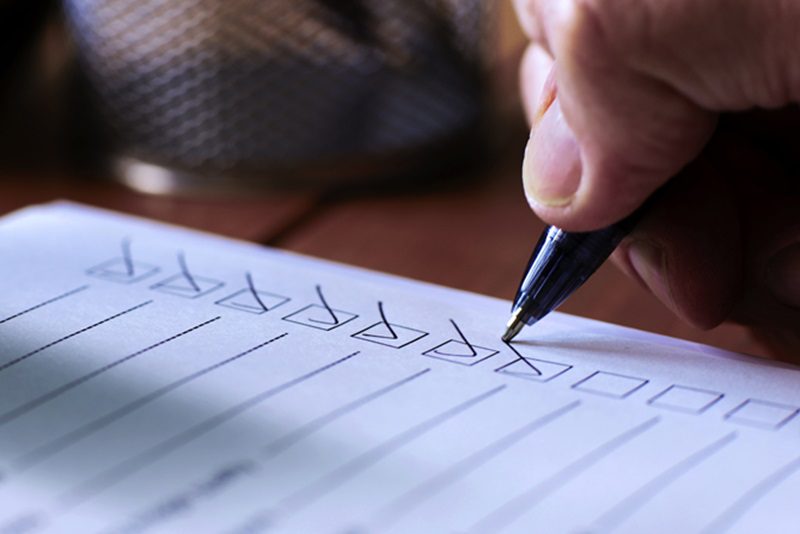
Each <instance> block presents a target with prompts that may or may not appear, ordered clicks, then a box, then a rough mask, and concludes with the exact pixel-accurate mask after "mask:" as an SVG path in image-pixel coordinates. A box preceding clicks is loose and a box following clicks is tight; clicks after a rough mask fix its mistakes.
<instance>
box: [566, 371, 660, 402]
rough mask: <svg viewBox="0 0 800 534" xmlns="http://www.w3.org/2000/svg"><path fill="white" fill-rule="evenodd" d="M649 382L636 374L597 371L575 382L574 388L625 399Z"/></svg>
mask: <svg viewBox="0 0 800 534" xmlns="http://www.w3.org/2000/svg"><path fill="white" fill-rule="evenodd" d="M647 382H648V381H647V380H645V379H644V378H637V377H635V376H627V375H620V374H617V373H608V372H606V371H597V372H595V373H593V374H591V375H589V376H588V377H586V378H584V379H583V380H581V381H580V382H577V383H575V384H573V385H572V388H573V389H576V390H578V391H585V392H586V393H594V394H595V395H602V396H604V397H612V398H615V399H624V398H625V397H627V396H629V395H631V394H633V393H634V392H635V391H637V390H639V389H641V388H643V387H644V385H645V384H647Z"/></svg>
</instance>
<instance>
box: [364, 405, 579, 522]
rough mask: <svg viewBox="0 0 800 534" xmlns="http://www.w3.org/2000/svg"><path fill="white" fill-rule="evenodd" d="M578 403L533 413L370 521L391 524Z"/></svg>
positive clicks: (412, 489) (410, 491)
mask: <svg viewBox="0 0 800 534" xmlns="http://www.w3.org/2000/svg"><path fill="white" fill-rule="evenodd" d="M580 405H581V401H579V400H577V401H574V402H571V403H569V404H566V405H564V406H562V407H560V408H558V409H556V410H554V411H552V412H549V413H546V414H544V415H542V416H539V417H537V418H536V419H534V420H533V421H530V422H528V423H527V424H525V425H524V426H522V427H520V428H517V429H516V430H513V431H512V432H510V433H508V434H506V435H504V436H503V437H501V438H500V439H497V440H495V441H493V442H491V443H489V444H488V445H486V446H485V447H482V448H481V449H478V450H477V451H475V452H473V453H472V454H470V455H469V456H467V457H465V458H463V459H461V460H459V461H458V462H456V463H454V464H452V465H450V466H449V467H447V468H446V469H444V470H443V471H441V472H440V473H438V474H437V475H435V476H433V477H431V478H429V479H427V480H425V481H424V482H422V483H421V484H419V485H417V486H415V487H413V488H411V489H410V490H409V491H407V492H406V493H404V494H402V495H400V496H399V497H397V498H396V499H394V500H393V501H391V502H389V503H388V504H386V505H385V506H383V508H381V510H379V511H378V512H377V513H376V514H374V517H375V519H374V521H372V522H371V524H375V525H378V526H380V529H381V530H382V529H383V528H384V527H387V526H389V525H390V524H393V523H394V522H396V521H397V520H398V519H400V518H401V517H402V516H404V515H406V514H407V513H409V512H411V511H412V510H413V509H414V508H416V507H417V506H418V505H420V504H421V503H422V502H424V501H425V500H426V499H429V498H430V497H432V496H433V495H435V494H437V493H438V492H440V491H442V490H443V489H445V488H446V487H448V486H450V485H451V484H453V483H455V482H456V481H457V480H459V479H460V478H463V477H465V476H467V475H468V474H469V473H471V472H473V471H475V470H476V469H478V468H479V467H481V466H482V465H484V464H486V463H487V462H488V461H490V460H491V459H492V458H495V457H496V456H497V455H499V454H501V453H503V452H505V451H506V450H508V449H509V448H510V447H511V446H513V445H514V444H516V443H518V442H519V441H521V440H523V439H524V438H526V437H528V436H529V435H531V434H532V433H534V432H536V431H537V430H539V429H541V428H544V427H546V426H547V425H549V424H550V423H552V422H554V421H556V420H558V419H560V418H561V417H563V416H565V415H567V414H568V413H570V412H571V411H572V410H574V409H576V408H577V407H578V406H580Z"/></svg>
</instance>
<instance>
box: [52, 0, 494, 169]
mask: <svg viewBox="0 0 800 534" xmlns="http://www.w3.org/2000/svg"><path fill="white" fill-rule="evenodd" d="M65 7H66V13H67V17H68V20H69V22H70V24H71V27H72V30H73V34H74V36H75V40H76V42H77V44H78V48H79V51H80V58H81V61H82V64H83V65H84V67H85V68H86V70H87V73H88V75H89V78H90V80H91V81H92V85H93V86H94V88H95V89H96V92H97V94H98V96H99V97H100V101H101V104H102V108H103V110H104V111H105V115H106V116H107V117H108V119H109V123H110V124H111V126H112V127H113V132H114V133H115V134H116V138H117V141H118V143H119V144H120V146H121V147H122V148H123V149H124V150H125V151H126V152H127V153H128V154H130V155H133V156H135V157H138V158H143V159H145V160H148V161H152V162H156V163H160V164H165V165H172V166H176V167H179V168H183V169H190V170H192V169H195V170H201V171H204V172H219V171H231V170H234V171H235V170H244V171H248V172H249V171H259V170H265V169H269V168H271V167H275V166H281V167H286V166H291V165H295V164H299V163H300V162H308V161H329V160H336V159H337V158H355V157H362V156H365V155H367V156H380V155H382V154H388V153H392V152H396V151H399V150H407V149H414V148H417V147H422V146H425V145H428V144H432V143H437V142H439V141H442V140H444V139H447V138H448V136H451V135H452V134H453V133H454V132H458V131H460V130H462V129H464V128H465V127H467V126H468V125H470V124H474V122H475V120H476V117H477V114H478V112H479V108H480V90H479V78H480V63H481V61H480V60H481V57H480V56H481V36H482V35H483V33H484V32H483V31H482V28H481V24H482V23H483V22H484V20H485V19H484V14H483V13H482V11H483V10H484V9H485V7H484V4H483V2H482V1H481V0H349V1H348V0H65Z"/></svg>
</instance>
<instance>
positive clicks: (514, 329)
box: [501, 315, 525, 343]
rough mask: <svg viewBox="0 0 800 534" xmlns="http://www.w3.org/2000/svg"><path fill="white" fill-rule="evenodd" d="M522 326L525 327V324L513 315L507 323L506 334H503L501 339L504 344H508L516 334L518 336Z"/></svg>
mask: <svg viewBox="0 0 800 534" xmlns="http://www.w3.org/2000/svg"><path fill="white" fill-rule="evenodd" d="M523 326H525V323H524V322H523V321H522V320H521V319H520V318H519V316H517V315H515V316H513V317H511V320H510V321H508V325H507V327H506V332H505V333H504V334H503V336H502V337H501V339H502V340H503V341H504V342H505V343H509V342H510V341H511V340H513V339H514V338H515V337H517V334H519V332H520V330H522V327H523Z"/></svg>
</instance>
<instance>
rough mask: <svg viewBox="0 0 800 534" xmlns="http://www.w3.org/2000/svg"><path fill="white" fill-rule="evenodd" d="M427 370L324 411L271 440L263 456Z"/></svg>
mask: <svg viewBox="0 0 800 534" xmlns="http://www.w3.org/2000/svg"><path fill="white" fill-rule="evenodd" d="M429 372H430V368H428V369H423V370H422V371H419V372H417V373H414V374H413V375H410V376H407V377H405V378H403V379H401V380H398V381H397V382H393V383H391V384H389V385H388V386H385V387H383V388H381V389H379V390H377V391H373V392H372V393H369V394H367V395H364V396H363V397H360V398H358V399H355V400H354V401H351V402H348V403H347V404H344V405H342V406H340V407H338V408H336V409H334V410H331V411H330V412H328V413H326V414H324V415H321V416H319V417H317V418H316V419H313V420H311V421H309V422H308V423H306V424H305V425H303V426H301V427H300V428H298V429H296V430H294V431H292V432H290V433H288V434H286V435H284V436H282V437H280V438H278V439H276V440H275V441H273V442H272V443H270V444H269V445H267V446H266V447H264V456H265V457H266V458H267V459H268V458H272V457H274V456H277V455H278V454H280V453H281V452H283V451H285V450H286V449H288V448H289V447H291V446H292V445H294V444H295V443H297V442H298V441H300V440H301V439H303V438H305V437H307V436H309V435H310V434H313V433H314V432H316V431H317V430H319V429H321V428H323V427H324V426H326V425H328V424H330V423H332V422H333V421H335V420H336V419H339V418H340V417H343V416H345V415H347V414H348V413H351V412H353V411H355V410H357V409H358V408H360V407H362V406H364V405H366V404H369V403H370V402H372V401H374V400H377V399H379V398H381V397H383V396H384V395H386V394H388V393H391V392H392V391H394V390H396V389H398V388H400V387H401V386H405V385H406V384H409V383H411V382H413V381H414V380H416V379H417V378H419V377H421V376H423V375H425V374H427V373H429Z"/></svg>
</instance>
